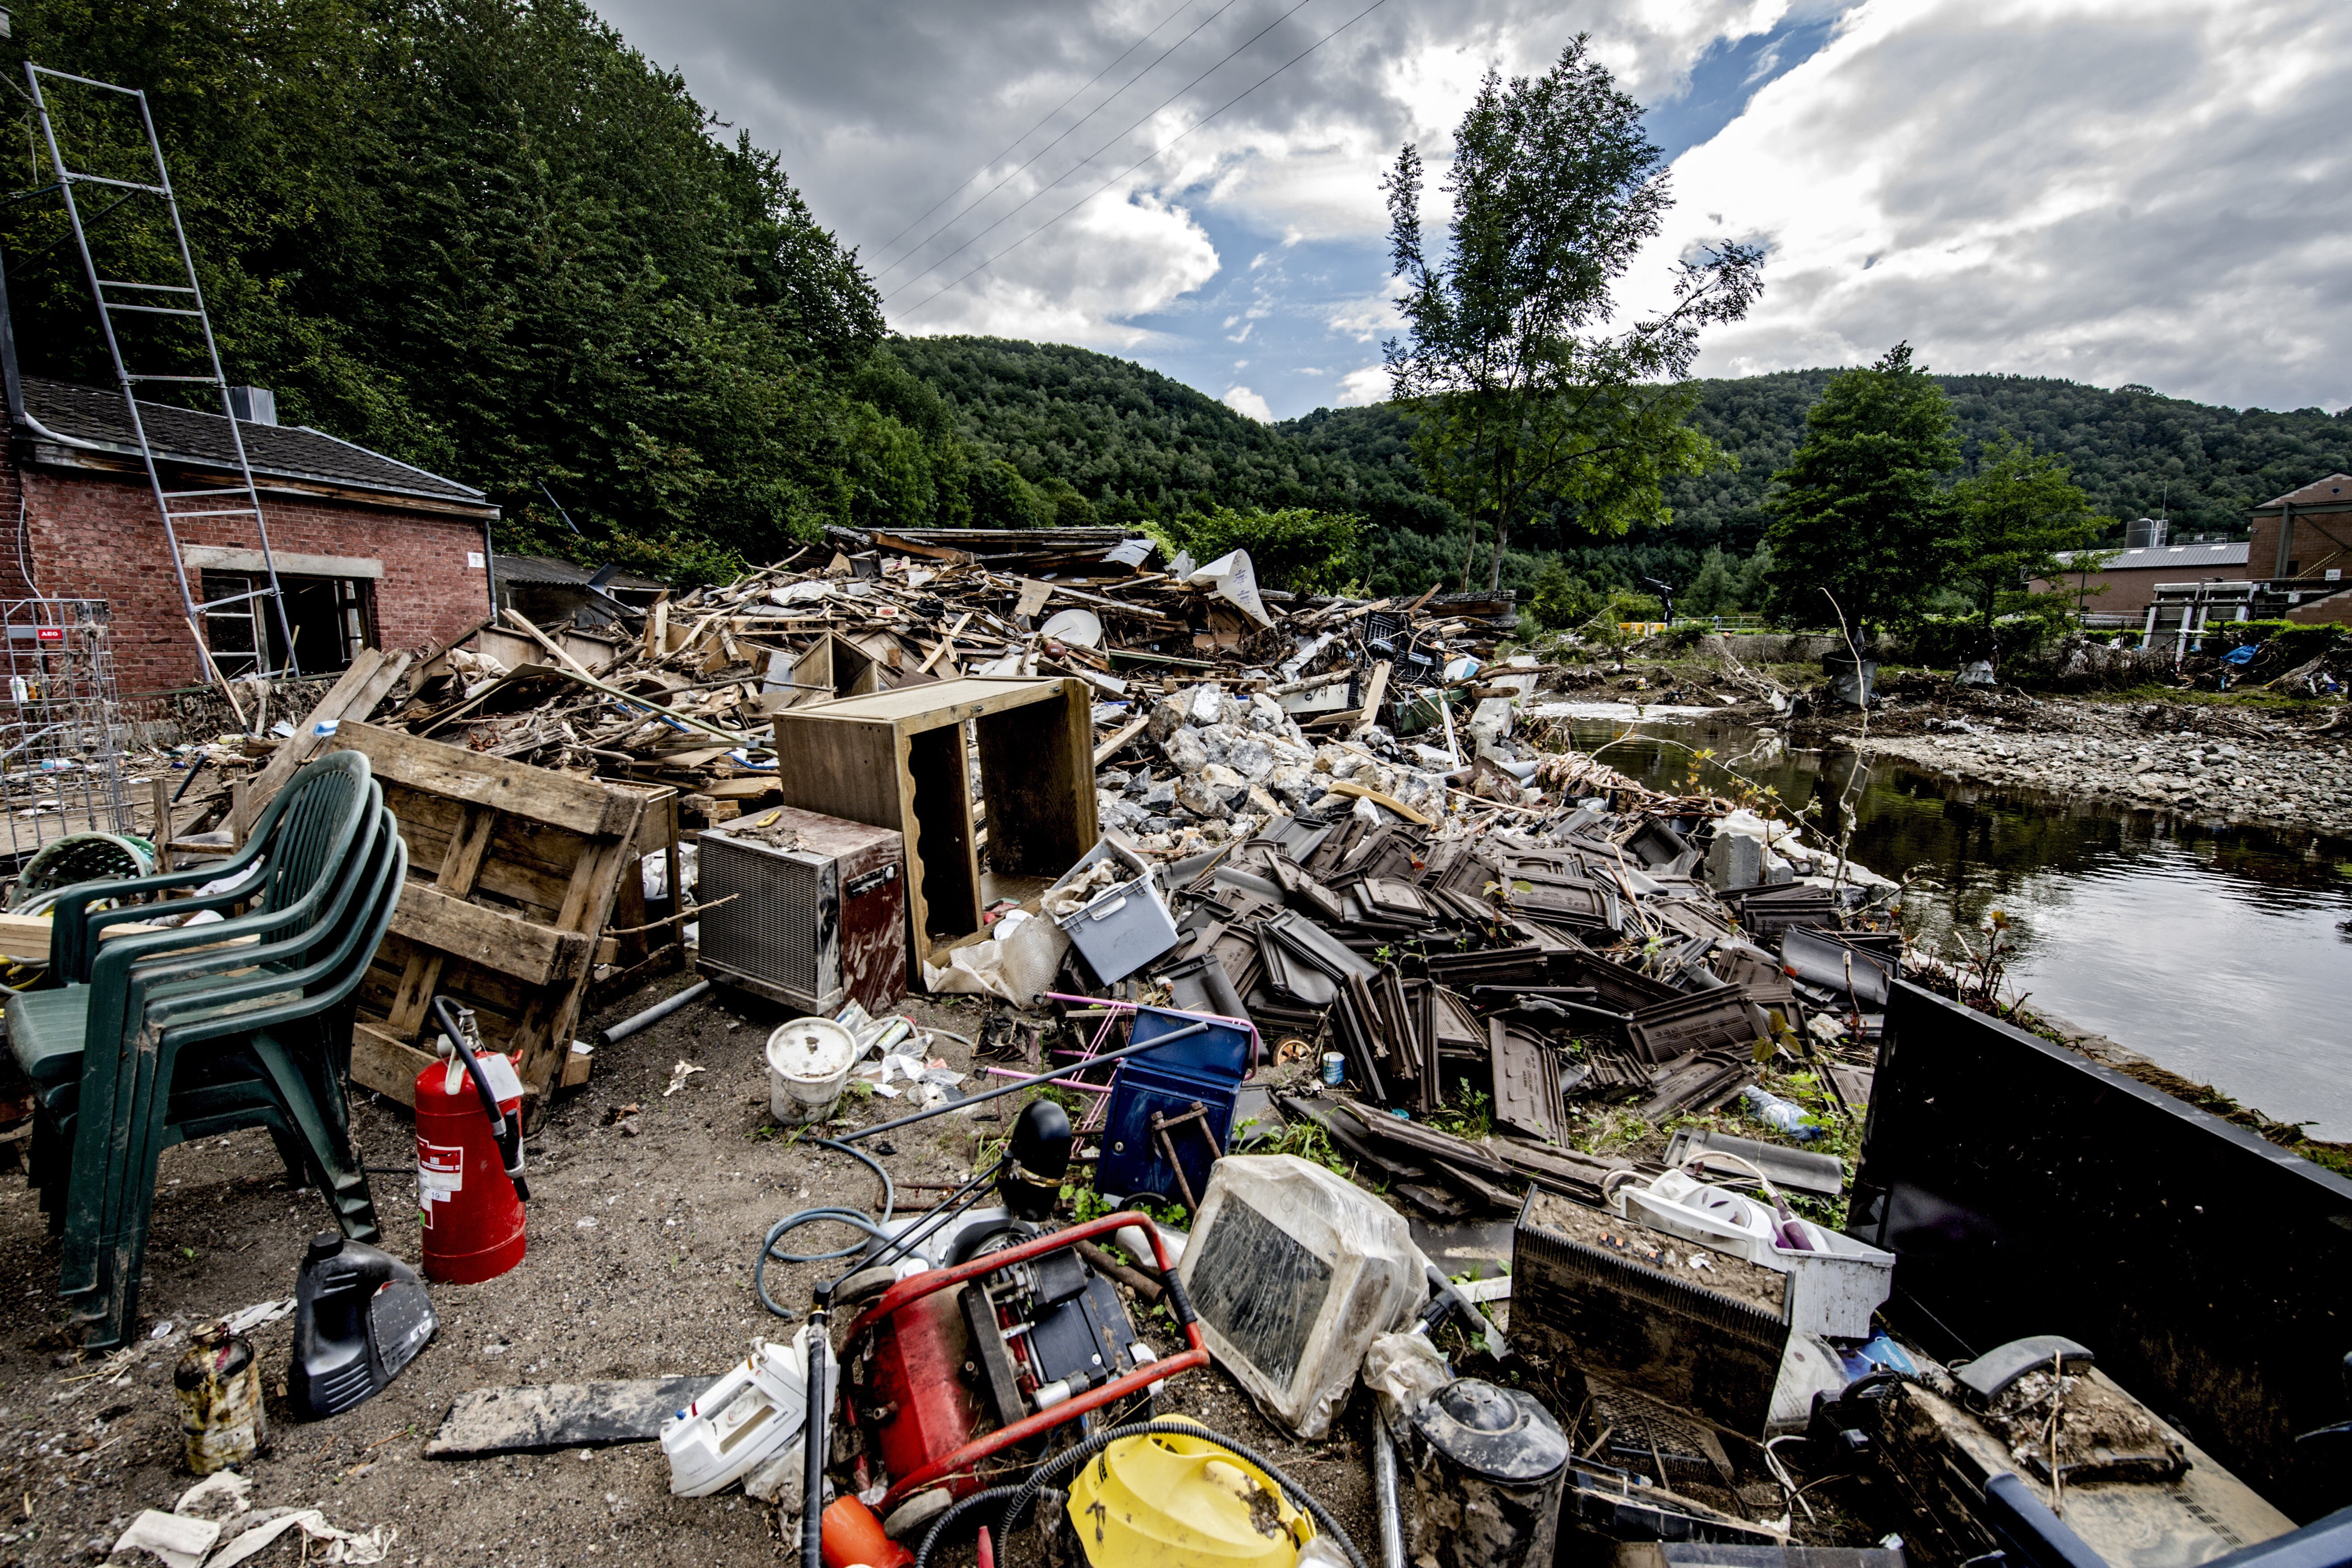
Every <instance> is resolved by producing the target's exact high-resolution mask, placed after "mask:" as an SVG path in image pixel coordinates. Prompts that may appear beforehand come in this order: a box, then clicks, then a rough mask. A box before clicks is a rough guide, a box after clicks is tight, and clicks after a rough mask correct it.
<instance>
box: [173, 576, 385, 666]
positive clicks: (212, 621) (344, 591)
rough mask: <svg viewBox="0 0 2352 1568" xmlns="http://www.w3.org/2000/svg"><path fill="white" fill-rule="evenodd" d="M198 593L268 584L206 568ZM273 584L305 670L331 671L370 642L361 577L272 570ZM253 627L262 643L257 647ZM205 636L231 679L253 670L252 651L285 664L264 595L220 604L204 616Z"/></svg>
mask: <svg viewBox="0 0 2352 1568" xmlns="http://www.w3.org/2000/svg"><path fill="white" fill-rule="evenodd" d="M204 576H205V584H204V595H205V601H206V602H207V603H210V602H213V601H216V600H221V599H231V598H235V597H236V595H240V594H246V593H249V592H251V591H253V590H254V589H257V588H266V587H268V581H267V579H265V578H263V577H261V576H259V575H257V574H247V573H243V572H216V571H207V572H206V573H205V574H204ZM278 589H279V591H280V592H281V593H283V594H284V595H285V597H286V620H287V623H288V625H289V626H292V628H293V631H294V647H293V652H294V653H295V654H296V655H298V656H299V658H300V662H301V667H302V673H303V674H305V675H332V674H334V673H335V672H336V671H338V670H341V669H347V668H350V667H351V662H352V659H353V658H355V657H357V655H358V653H359V651H360V649H362V648H363V647H370V646H372V645H373V643H374V641H375V592H374V589H375V584H373V583H372V582H370V581H369V580H368V579H367V578H364V577H296V576H289V575H287V574H284V573H280V574H278ZM257 626H258V627H259V628H260V631H261V635H262V637H263V638H264V639H265V640H266V643H267V647H264V648H260V649H258V650H257V646H256V643H255V640H254V634H255V628H256V627H257ZM205 642H206V644H207V645H208V646H209V647H211V649H212V654H213V662H214V663H215V664H217V665H218V666H219V667H220V670H221V673H222V674H223V675H226V676H227V677H229V678H230V679H236V678H237V677H238V676H241V675H250V674H252V673H254V671H255V669H256V668H257V666H258V661H257V657H256V655H257V651H259V652H262V653H266V654H267V656H268V659H267V668H270V669H283V668H286V665H287V662H288V658H287V652H288V650H287V649H286V647H284V645H283V642H282V639H281V638H280V637H279V634H278V624H277V618H276V616H272V615H271V614H269V613H268V600H266V599H262V600H255V599H247V600H244V601H242V602H240V603H237V604H233V605H223V606H222V607H221V608H219V609H217V610H209V611H206V612H205Z"/></svg>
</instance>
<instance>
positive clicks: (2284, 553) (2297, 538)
mask: <svg viewBox="0 0 2352 1568" xmlns="http://www.w3.org/2000/svg"><path fill="white" fill-rule="evenodd" d="M2252 524H2253V528H2252V533H2251V535H2250V548H2251V551H2252V556H2251V560H2250V562H2249V570H2251V571H2252V572H2253V573H2254V574H2256V575H2257V576H2258V577H2262V578H2265V579H2267V580H2268V582H2269V584H2270V589H2271V592H2272V593H2273V594H2274V595H2280V596H2281V597H2283V598H2284V600H2285V608H2284V615H2285V616H2286V618H2287V619H2288V620H2291V621H2303V622H2306V623H2309V624H2312V625H2318V624H2321V623H2324V622H2334V623H2336V624H2338V625H2343V624H2346V623H2352V474H2330V475H2328V476H2327V477H2326V479H2314V480H2313V481H2312V482H2311V483H2309V484H2307V485H2305V486H2304V487H2303V488H2302V489H2296V490H2289V491H2288V492H2287V493H2286V494H2284V495H2283V496H2279V497H2277V498H2275V499H2274V500H2267V501H2264V502H2263V504H2262V505H2260V506H2258V507H2256V508H2254V510H2253V513H2252Z"/></svg>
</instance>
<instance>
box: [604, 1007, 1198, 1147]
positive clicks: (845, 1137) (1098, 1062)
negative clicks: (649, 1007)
mask: <svg viewBox="0 0 2352 1568" xmlns="http://www.w3.org/2000/svg"><path fill="white" fill-rule="evenodd" d="M631 1021H632V1022H635V1020H634V1019H633V1020H631ZM1208 1032H1209V1026H1208V1025H1206V1024H1191V1025H1187V1026H1185V1027H1183V1028H1181V1029H1175V1030H1171V1032H1169V1033H1168V1034H1165V1035H1160V1036H1156V1037H1153V1038H1151V1039H1149V1040H1146V1041H1144V1042H1143V1043H1142V1044H1140V1045H1134V1046H1121V1047H1119V1048H1118V1049H1117V1050H1115V1051H1105V1052H1104V1053H1103V1054H1102V1055H1100V1056H1098V1057H1088V1058H1087V1059H1086V1060H1084V1061H1082V1062H1074V1063H1072V1064H1071V1065H1070V1066H1068V1067H1066V1068H1055V1070H1054V1071H1052V1072H1041V1073H1039V1074H1037V1075H1036V1076H1035V1077H1034V1078H1024V1079H1014V1080H1013V1082H1011V1083H1006V1084H999V1085H998V1086H997V1087H996V1088H994V1089H982V1091H981V1092H980V1093H978V1094H971V1095H966V1096H965V1097H964V1098H963V1099H961V1100H950V1101H948V1103H947V1104H945V1105H934V1106H933V1107H931V1108H930V1109H929V1110H918V1111H916V1112H915V1113H914V1114H913V1115H912V1116H901V1117H898V1119H897V1120H895V1121H877V1122H876V1123H875V1124H874V1125H873V1126H871V1127H861V1128H859V1129H857V1131H855V1132H844V1133H843V1134H841V1136H840V1137H839V1138H837V1139H835V1142H840V1143H854V1142H856V1141H857V1140H858V1139H860V1138H871V1137H873V1136H874V1135H875V1134H876V1133H877V1132H888V1131H894V1130H895V1129H898V1128H900V1127H908V1126H911V1125H913V1124H914V1123H915V1122H918V1121H929V1120H930V1119H931V1118H932V1117H934V1116H945V1115H946V1114H947V1113H948V1112H949V1111H950V1110H966V1109H968V1108H969V1107H971V1106H974V1105H978V1104H979V1103H980V1102H981V1101H982V1100H995V1099H998V1098H1000V1097H1001V1096H1003V1095H1008V1094H1012V1093H1013V1092H1014V1091H1015V1090H1018V1089H1032V1088H1034V1087H1035V1086H1036V1085H1038V1084H1041V1083H1053V1082H1055V1081H1056V1080H1057V1079H1066V1078H1074V1077H1076V1075H1077V1074H1079V1073H1082V1072H1084V1071H1086V1070H1087V1068H1097V1067H1102V1066H1104V1065H1106V1064H1108V1063H1110V1062H1117V1061H1125V1060H1126V1059H1127V1058H1129V1057H1131V1056H1137V1055H1139V1054H1140V1053H1142V1052H1144V1051H1148V1050H1151V1049H1154V1048H1156V1047H1160V1046H1164V1045H1168V1044H1170V1043H1171V1042H1173V1041H1176V1040H1184V1039H1190V1038H1192V1037H1193V1036H1194V1035H1205V1034H1207V1033H1208Z"/></svg>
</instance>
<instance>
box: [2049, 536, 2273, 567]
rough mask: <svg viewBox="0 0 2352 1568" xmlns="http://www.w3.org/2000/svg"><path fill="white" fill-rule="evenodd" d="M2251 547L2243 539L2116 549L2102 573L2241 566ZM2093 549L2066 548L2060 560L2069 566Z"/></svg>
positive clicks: (2096, 552) (2092, 551)
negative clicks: (2226, 541) (2232, 541)
mask: <svg viewBox="0 0 2352 1568" xmlns="http://www.w3.org/2000/svg"><path fill="white" fill-rule="evenodd" d="M2251 548H2252V547H2251V546H2250V545H2248V544H2247V542H2245V541H2244V540H2239V541H2238V542H2236V543H2234V544H2231V543H2222V544H2151V545H2147V546H2145V547H2143V548H2141V549H2138V550H2118V551H2116V552H2115V556H2114V558H2113V559H2111V560H2109V561H2108V562H2107V563H2105V565H2104V566H2102V567H2101V568H2100V570H2101V571H2103V572H2178V571H2180V570H2182V569H2184V568H2201V567H2206V566H2243V565H2244V564H2245V563H2246V552H2247V551H2248V550H2249V549H2251ZM2099 553H2101V552H2099V551H2095V550H2074V551H2069V552H2066V553H2064V554H2063V555H2062V556H2060V557H2059V559H2060V560H2062V561H2064V562H2066V563H2068V564H2069V565H2072V564H2073V563H2074V561H2075V560H2076V559H2078V558H2079V557H2081V556H2084V555H2097V554H2099Z"/></svg>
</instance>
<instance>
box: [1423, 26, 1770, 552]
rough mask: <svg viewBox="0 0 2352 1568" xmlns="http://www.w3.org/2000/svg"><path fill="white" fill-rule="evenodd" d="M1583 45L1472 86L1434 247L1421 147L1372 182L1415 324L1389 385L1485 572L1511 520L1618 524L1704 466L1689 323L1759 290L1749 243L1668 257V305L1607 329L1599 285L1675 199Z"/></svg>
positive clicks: (1582, 527) (1707, 453) (1604, 285)
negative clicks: (1441, 239)
mask: <svg viewBox="0 0 2352 1568" xmlns="http://www.w3.org/2000/svg"><path fill="white" fill-rule="evenodd" d="M1586 43H1587V39H1586V37H1584V36H1582V35H1580V36H1579V37H1577V38H1576V39H1575V41H1573V42H1572V43H1570V45H1569V47H1567V48H1566V49H1564V50H1562V51H1561V54H1560V58H1559V63H1558V64H1557V65H1555V66H1554V67H1553V68H1551V69H1550V70H1549V71H1548V72H1546V73H1545V74H1544V75H1543V76H1541V77H1539V78H1537V79H1534V80H1532V81H1530V80H1528V79H1526V78H1513V79H1511V80H1510V81H1508V82H1505V81H1504V80H1503V79H1502V78H1501V76H1500V75H1499V74H1496V73H1494V72H1489V73H1488V74H1487V76H1486V80H1485V81H1484V82H1483V83H1482V84H1481V85H1480V88H1479V91H1478V96H1477V99H1476V100H1475V101H1474V102H1473V103H1472V105H1471V107H1470V110H1469V112H1468V113H1467V114H1465V116H1464V117H1463V120H1462V123H1461V125H1460V126H1459V127H1458V128H1457V130H1456V131H1455V132H1454V163H1453V166H1452V169H1451V171H1450V172H1449V173H1448V174H1447V175H1446V178H1445V183H1444V190H1445V191H1446V192H1447V194H1448V195H1450V196H1451V197H1452V209H1453V210H1452V216H1451V221H1450V224H1449V225H1448V227H1447V232H1446V236H1445V238H1446V244H1445V245H1444V248H1443V252H1442V255H1443V259H1442V260H1440V259H1433V253H1432V251H1431V249H1430V247H1428V245H1427V243H1426V241H1425V240H1424V238H1423V228H1422V217H1421V204H1422V185H1423V172H1422V164H1421V154H1420V153H1419V150H1418V149H1416V148H1415V147H1413V146H1412V145H1407V146H1406V147H1405V148H1404V149H1403V150H1402V152H1401V153H1399V154H1398V156H1397V161H1396V164H1395V167H1394V168H1393V169H1392V170H1391V172H1390V174H1389V175H1388V177H1387V179H1386V180H1385V182H1384V185H1385V188H1386V190H1387V192H1388V203H1389V215H1390V249H1391V255H1392V257H1393V258H1394V261H1395V268H1396V271H1397V273H1398V274H1399V275H1400V276H1402V279H1403V280H1404V286H1405V294H1404V297H1403V299H1402V300H1401V301H1400V305H1401V308H1402V310H1403V313H1404V316H1405V320H1406V322H1407V324H1408V326H1409V328H1410V332H1409V336H1408V338H1407V339H1406V340H1405V341H1402V342H1393V341H1392V342H1390V343H1389V344H1388V345H1387V362H1388V367H1389V374H1390V380H1391V387H1392V390H1393V393H1394V395H1395V398H1396V400H1397V402H1398V403H1399V404H1401V405H1403V406H1404V407H1405V409H1406V410H1407V411H1408V412H1410V413H1411V414H1412V415H1413V416H1415V418H1416V426H1415V428H1414V432H1413V451H1414V456H1415V458H1417V459H1418V461H1419V463H1420V466H1421V468H1422V471H1423V475H1424V476H1425V478H1426V479H1427V480H1428V483H1429V488H1430V489H1432V490H1433V491H1435V492H1436V493H1437V494H1439V495H1441V496H1444V498H1445V499H1447V500H1450V501H1452V502H1453V503H1454V505H1455V506H1456V507H1458V508H1459V509H1461V510H1462V511H1464V512H1465V513H1466V514H1468V515H1469V516H1471V517H1473V518H1475V519H1477V520H1479V521H1481V522H1483V523H1484V524H1485V526H1486V531H1487V535H1488V538H1489V541H1490V542H1491V545H1492V551H1491V554H1490V557H1489V563H1488V568H1487V581H1488V584H1489V585H1490V586H1491V585H1496V584H1499V583H1500V581H1501V577H1502V571H1503V558H1504V552H1505V551H1506V550H1507V548H1508V546H1509V543H1510V540H1511V532H1512V530H1513V529H1514V528H1515V527H1517V526H1519V525H1520V524H1522V523H1524V522H1527V521H1530V520H1534V519H1538V518H1540V519H1543V520H1545V521H1549V523H1550V524H1551V525H1552V526H1553V528H1554V529H1555V530H1556V531H1570V532H1580V533H1583V534H1586V535H1590V536H1596V537H1599V536H1608V535H1614V534H1622V533H1623V532H1625V531H1627V530H1628V529H1629V528H1631V527H1632V526H1633V524H1634V523H1635V522H1637V521H1652V520H1654V519H1655V518H1657V517H1658V516H1659V515H1660V514H1661V513H1662V512H1663V511H1664V507H1665V501H1664V494H1663V485H1664V481H1665V479H1667V477H1669V476H1671V475H1674V474H1679V473H1688V472H1692V471H1694V470H1696V469H1699V468H1705V467H1706V465H1707V464H1708V463H1709V462H1710V461H1712V460H1714V458H1715V456H1716V454H1715V448H1714V447H1713V445H1712V444H1711V443H1710V442H1708V441H1707V440H1706V437H1703V436H1701V435H1699V434H1698V433H1697V432H1696V430H1694V429H1692V428H1691V426H1689V425H1688V424H1687V423H1686V421H1685V416H1686V415H1687V414H1688V412H1689V410H1690V406H1691V401H1692V394H1691V392H1690V391H1689V389H1688V388H1687V387H1686V386H1685V385H1684V383H1685V381H1686V380H1687V378H1688V376H1689V374H1690V363H1691V360H1692V358H1693V356H1695V355H1696V353H1697V352H1698V332H1699V330H1700V329H1701V328H1702V327H1703V326H1705V325H1706V324H1708V323H1710V322H1715V321H1736V320H1738V318H1739V317H1741V316H1743V315H1745V314H1746V313H1747V310H1748V305H1749V303H1750V302H1751V301H1752V300H1754V299H1755V297H1756V294H1757V291H1758V289H1759V288H1760V287H1761V282H1760V278H1761V266H1762V253H1761V252H1760V251H1759V250H1756V249H1753V248H1750V247H1744V246H1739V245H1734V244H1725V245H1724V246H1722V247H1720V248H1719V249H1717V251H1716V252H1714V253H1713V254H1712V255H1711V256H1708V257H1706V258H1704V259H1700V260H1687V261H1685V262H1683V263H1681V264H1680V265H1679V268H1678V275H1677V278H1676V281H1675V303H1674V304H1673V306H1672V307H1671V308H1669V309H1668V310H1665V311H1664V313H1663V314H1660V315H1657V316H1654V317H1652V318H1650V319H1647V320H1644V321H1637V322H1635V323H1634V324H1633V325H1632V326H1631V327H1628V328H1626V329H1624V330H1623V331H1612V330H1611V328H1610V322H1611V320H1612V314H1613V306H1612V299H1611V289H1612V286H1613V285H1614V284H1615V282H1616V281H1617V279H1620V278H1621V277H1622V276H1623V275H1624V273H1625V271H1626V269H1627V268H1628V267H1629V266H1631V264H1632V261H1633V256H1634V253H1635V252H1636V251H1637V250H1639V249H1640V247H1642V245H1643V243H1644V242H1646V241H1647V240H1649V239H1650V238H1652V237H1654V236H1655V235H1656V234H1657V232H1658V228H1659V225H1660V222H1661V220H1662V219H1663V217H1664V214H1665V211H1666V209H1667V207H1668V205H1670V198H1669V196H1668V195H1667V190H1666V167H1665V155H1664V153H1662V152H1661V151H1660V150H1659V149H1658V147H1657V146H1656V145H1655V144H1654V143H1653V142H1651V141H1650V139H1649V137H1648V136H1647V135H1646V134H1644V132H1643V129H1642V106H1641V105H1640V104H1638V103H1636V102H1635V101H1634V100H1633V99H1632V98H1630V97H1628V96H1627V95H1626V94H1624V93H1622V92H1621V91H1619V90H1618V89H1617V85H1616V83H1615V81H1614V80H1613V79H1612V77H1611V76H1610V74H1609V71H1608V69H1607V68H1605V67H1603V66H1601V65H1600V64H1599V63H1597V62H1595V61H1593V60H1591V58H1588V56H1587V53H1586ZM1468 574H1469V566H1468V563H1467V562H1466V561H1465V564H1464V577H1465V586H1467V577H1468Z"/></svg>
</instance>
